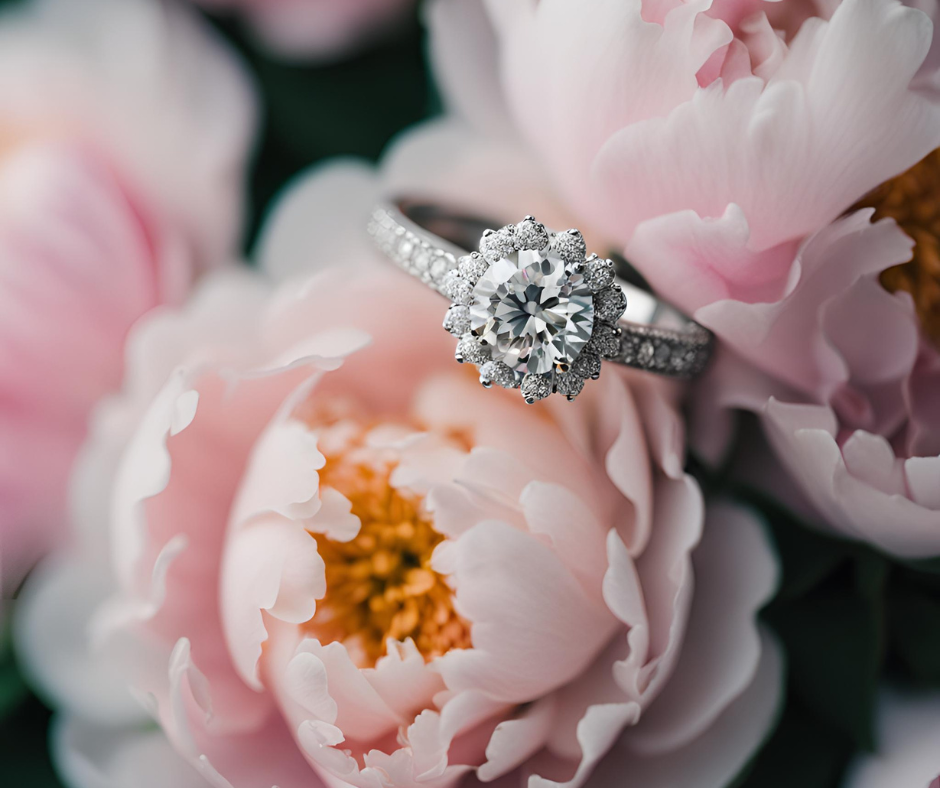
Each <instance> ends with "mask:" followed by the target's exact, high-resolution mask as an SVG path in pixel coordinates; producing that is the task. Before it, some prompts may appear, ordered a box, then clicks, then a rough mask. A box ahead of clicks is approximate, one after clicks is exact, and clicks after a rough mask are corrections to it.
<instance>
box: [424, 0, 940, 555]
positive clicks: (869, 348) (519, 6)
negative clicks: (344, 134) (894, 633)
mask: <svg viewBox="0 0 940 788" xmlns="http://www.w3.org/2000/svg"><path fill="white" fill-rule="evenodd" d="M928 10H929V11H930V12H931V13H932V14H933V13H935V12H936V9H935V8H934V6H933V5H932V4H931V5H930V6H929V9H928ZM429 18H430V21H431V24H432V34H433V35H432V52H433V53H434V54H435V57H436V65H437V70H438V73H439V74H440V75H441V82H442V84H443V86H444V88H445V92H446V94H447V96H448V102H449V104H450V106H451V107H452V108H453V109H454V111H455V113H456V114H458V115H460V116H462V117H464V118H466V119H467V121H468V122H469V124H470V126H471V127H472V128H474V129H475V131H476V135H477V137H479V138H481V139H483V140H485V142H481V141H479V140H478V141H475V142H474V143H472V145H473V146H474V147H476V148H478V149H479V148H483V147H488V148H489V149H491V150H492V151H493V153H492V154H491V155H492V156H494V157H495V156H501V157H505V155H506V154H504V153H500V152H499V151H501V150H504V149H505V148H507V147H512V148H515V149H519V147H520V146H524V147H526V148H527V149H528V151H531V152H532V153H531V154H530V153H525V154H521V155H522V156H523V157H525V158H528V159H531V160H532V162H531V164H530V165H529V166H530V167H532V168H534V169H536V170H539V171H541V177H540V179H541V180H542V181H543V182H544V181H546V180H547V181H548V182H549V183H550V184H551V188H552V190H553V191H554V193H555V194H556V195H557V199H558V200H560V201H562V202H564V203H565V204H566V205H567V206H568V208H569V210H570V211H573V212H574V213H575V214H576V215H577V216H578V221H579V222H581V223H582V224H589V225H591V226H592V228H593V230H594V232H595V237H596V238H597V239H600V242H601V243H602V242H603V241H607V242H608V243H610V244H611V245H613V246H614V247H615V248H620V249H622V250H624V253H625V255H626V256H627V258H628V259H629V260H630V261H631V262H633V263H634V264H635V265H636V266H637V267H638V268H639V269H640V270H641V271H642V272H643V273H644V275H645V276H646V277H647V279H648V280H649V281H650V282H651V284H652V285H653V286H654V288H655V289H656V290H657V291H658V292H660V293H661V294H664V295H665V297H667V298H668V299H670V300H672V301H674V302H675V303H676V304H677V305H678V306H680V307H682V308H683V309H685V310H686V311H687V312H689V313H690V314H692V315H694V316H695V317H696V319H697V320H699V321H700V322H701V323H703V324H705V325H707V326H708V327H710V328H711V329H712V330H714V331H715V333H716V334H717V335H718V336H719V338H720V339H721V342H722V346H723V348H724V351H725V354H726V358H725V359H724V361H723V363H719V364H716V365H715V368H714V370H713V374H712V375H711V376H710V380H709V381H708V382H707V384H706V385H705V386H704V387H703V388H702V389H701V390H700V393H699V395H698V399H702V398H703V397H706V396H707V397H708V399H709V400H710V402H711V403H712V404H714V403H717V404H719V405H721V406H734V407H745V408H750V409H754V410H757V411H758V412H760V413H761V414H762V418H763V420H764V422H765V424H766V426H767V432H768V434H769V435H770V436H771V438H772V443H773V445H774V447H775V449H776V451H777V454H778V455H779V457H780V458H781V460H782V462H783V464H784V465H785V466H787V468H788V469H789V472H790V473H791V474H792V475H793V476H794V477H795V479H796V481H797V482H798V486H799V488H800V489H801V492H800V495H801V496H802V497H803V498H808V499H810V501H811V502H812V503H813V504H814V508H815V510H816V515H815V516H816V517H820V516H821V517H822V519H824V520H825V522H827V523H828V525H829V526H830V527H833V528H835V529H837V530H839V531H840V532H842V533H845V534H848V535H851V536H854V537H858V538H863V539H866V540H868V541H871V542H873V543H875V544H877V545H878V546H880V547H881V548H883V549H886V550H889V551H891V552H895V553H898V554H901V555H905V556H924V555H935V554H938V553H940V500H938V499H937V497H936V495H935V492H934V491H935V490H937V489H940V457H938V456H937V455H938V454H940V424H938V420H937V416H936V407H933V406H931V405H928V402H930V400H931V397H932V398H933V399H934V400H935V399H936V394H935V392H936V388H935V386H936V381H937V372H936V370H937V368H938V366H940V354H938V352H937V350H936V346H935V345H934V344H931V343H930V342H928V341H925V340H924V339H923V338H922V337H923V331H922V330H921V329H922V327H926V328H927V329H928V330H930V331H933V332H934V333H935V332H936V329H935V328H931V326H935V320H936V318H935V317H931V315H932V314H935V312H936V311H937V310H938V308H940V300H938V298H937V293H938V292H940V289H938V288H940V285H938V284H937V276H938V271H940V268H938V266H937V264H936V260H937V257H936V252H935V249H936V243H937V241H936V238H937V237H938V231H940V224H938V223H937V221H936V219H935V218H934V216H935V207H934V206H935V204H936V200H937V195H936V193H935V192H936V186H935V184H936V183H937V179H936V161H935V158H934V157H931V158H928V159H927V160H925V162H924V163H923V164H922V165H918V167H919V168H920V169H915V170H914V171H912V172H911V173H909V174H908V175H907V176H905V178H906V179H907V180H906V181H905V182H904V183H901V184H900V185H898V184H895V185H889V186H888V187H882V190H881V191H879V192H876V193H874V194H873V195H872V196H868V197H866V195H867V194H868V193H869V192H870V191H871V190H873V189H875V187H878V186H879V185H880V184H882V183H883V182H885V181H887V180H889V179H891V178H892V177H894V176H897V175H898V174H899V173H901V172H903V171H905V170H907V169H908V168H910V167H912V166H914V165H917V163H918V162H919V161H921V159H923V158H924V157H925V156H926V155H927V154H929V153H930V152H931V151H933V150H935V149H937V148H938V147H940V103H938V94H937V85H938V76H937V71H936V66H937V57H936V51H937V49H938V47H937V46H936V44H935V43H934V41H935V40H934V37H933V28H932V23H931V19H930V17H929V16H928V15H927V14H925V13H923V12H922V11H920V10H914V9H912V8H908V7H905V6H903V5H901V4H900V3H898V2H896V0H845V1H844V2H841V3H820V4H816V5H814V4H806V3H793V2H788V0H783V1H782V2H779V3H764V2H753V3H751V2H735V3H725V2H721V3H709V2H707V0H706V1H705V2H700V3H699V2H691V3H672V2H665V3H661V2H642V3H641V2H632V3H620V2H602V3H595V4H592V5H591V7H590V8H585V7H584V6H583V4H579V3H575V2H566V0H550V1H549V0H546V1H545V2H540V3H538V4H530V3H525V2H507V3H496V2H482V3H481V2H476V1H475V0H458V1H457V2H454V3H441V2H439V3H436V4H435V5H433V6H432V8H431V11H430V14H429ZM464 31H469V35H468V34H465V32H464ZM468 39H469V40H468ZM480 53H482V54H480ZM873 53H877V55H875V54H873ZM475 58H479V59H480V60H481V61H486V62H484V63H483V64H482V66H481V67H479V68H478V67H475V66H474V65H472V63H473V60H474V59H475ZM493 64H495V65H493ZM441 138H442V139H443V135H441ZM454 139H455V135H453V134H451V135H450V140H451V141H454ZM458 155H459V154H458V153H457V152H456V151H455V150H451V152H450V156H451V157H456V156H458ZM886 189H887V191H885V190H886ZM862 198H865V199H864V201H863V202H862V204H863V205H866V206H869V207H864V208H859V207H856V208H853V207H852V206H853V205H855V206H858V205H859V201H860V200H862ZM543 199H544V198H543ZM872 208H874V209H876V210H875V211H873V210H872ZM873 217H874V219H880V218H881V217H886V218H885V219H883V220H880V221H874V219H873ZM893 220H896V221H893ZM896 222H899V223H900V225H901V228H903V230H904V231H902V229H901V228H899V226H898V224H897V223H896ZM905 232H906V233H907V235H910V238H909V237H907V235H906V234H905ZM911 238H913V239H915V240H917V241H918V249H920V250H921V251H920V252H918V253H917V254H918V255H920V257H919V258H917V259H918V260H920V261H921V262H920V263H918V265H921V268H920V269H919V270H920V271H921V273H920V274H909V275H905V276H903V277H898V276H895V275H894V274H890V275H889V274H885V277H886V278H885V281H886V282H888V284H890V285H891V289H892V290H895V289H898V288H900V289H901V290H907V291H911V294H912V295H913V298H914V302H913V303H912V299H911V298H910V297H909V295H908V293H903V292H902V293H891V292H888V290H886V289H885V288H884V287H882V286H881V285H880V284H879V282H878V277H879V275H880V274H882V272H885V271H886V270H888V269H891V271H897V270H898V269H896V268H895V267H896V266H897V265H899V264H902V263H904V262H905V261H907V260H909V259H910V257H911V247H912V243H911ZM915 304H916V305H917V307H918V309H919V313H920V314H919V315H918V314H917V311H916V310H915V309H914V305H915ZM733 368H736V369H733ZM755 368H756V369H757V370H759V373H760V374H756V375H755V374H754V369H755ZM701 423H702V425H703V426H702V429H700V430H699V431H698V432H697V435H696V444H697V445H698V446H699V448H700V450H701V451H703V452H704V453H706V454H707V455H708V456H710V457H711V458H713V459H716V458H717V457H718V455H719V454H720V453H721V451H722V450H723V449H724V446H725V444H726V442H727V437H728V430H727V426H728V419H727V418H724V419H722V418H718V417H716V415H715V413H714V408H712V409H710V411H709V415H708V417H707V418H706V419H704V420H702V422H701ZM719 427H722V428H723V429H718V428H719ZM770 486H771V487H775V488H778V489H779V488H780V487H781V486H782V485H781V482H780V480H779V479H774V481H773V483H772V484H771V485H770Z"/></svg>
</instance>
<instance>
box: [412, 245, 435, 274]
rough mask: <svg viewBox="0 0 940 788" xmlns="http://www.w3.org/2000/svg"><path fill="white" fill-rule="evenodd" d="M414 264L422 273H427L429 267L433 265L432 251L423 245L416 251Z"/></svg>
mask: <svg viewBox="0 0 940 788" xmlns="http://www.w3.org/2000/svg"><path fill="white" fill-rule="evenodd" d="M411 262H412V263H413V264H414V267H415V268H416V269H417V270H418V271H419V272H420V273H422V274H423V273H427V270H428V268H430V266H431V252H430V250H428V249H427V248H425V247H421V248H420V249H418V251H417V252H416V253H415V256H414V259H413V260H412V261H411Z"/></svg>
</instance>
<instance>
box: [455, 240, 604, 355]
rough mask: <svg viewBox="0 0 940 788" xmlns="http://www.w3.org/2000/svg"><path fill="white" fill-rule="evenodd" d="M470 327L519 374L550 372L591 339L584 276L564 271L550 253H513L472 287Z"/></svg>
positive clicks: (589, 304)
mask: <svg viewBox="0 0 940 788" xmlns="http://www.w3.org/2000/svg"><path fill="white" fill-rule="evenodd" d="M470 328H471V331H472V332H473V334H474V335H476V336H478V337H480V338H481V339H482V340H484V341H485V342H486V343H487V344H488V345H489V346H490V348H491V358H492V359H493V360H495V361H502V362H504V363H505V364H506V365H508V366H509V367H510V368H512V369H513V370H515V371H517V372H519V373H522V374H525V373H536V374H542V373H546V372H551V371H552V370H553V369H554V368H555V365H556V364H559V363H562V364H570V363H571V362H573V361H574V360H575V359H576V358H577V357H578V355H579V354H580V353H581V351H582V350H583V349H584V346H585V345H586V344H587V342H588V340H589V339H590V338H591V332H592V330H593V328H594V300H593V296H592V293H591V291H590V289H589V288H588V286H587V285H586V284H585V282H584V277H583V276H582V274H581V273H579V272H576V271H571V270H566V266H565V262H564V260H562V259H561V257H559V256H558V255H557V254H555V253H554V252H553V251H551V250H544V251H531V250H525V251H519V252H513V253H512V254H509V255H507V256H506V257H504V258H502V259H500V260H497V261H496V262H495V263H493V264H492V265H490V267H489V268H488V269H487V271H486V273H484V274H483V276H482V277H480V279H479V281H478V282H477V284H476V286H475V287H474V289H473V301H472V303H471V304H470Z"/></svg>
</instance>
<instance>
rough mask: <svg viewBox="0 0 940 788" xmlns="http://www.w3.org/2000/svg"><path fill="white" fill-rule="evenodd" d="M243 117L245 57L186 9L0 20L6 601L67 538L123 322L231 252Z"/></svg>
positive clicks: (127, 1) (98, 6) (48, 13)
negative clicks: (89, 424) (83, 447)
mask: <svg viewBox="0 0 940 788" xmlns="http://www.w3.org/2000/svg"><path fill="white" fill-rule="evenodd" d="M79 6H80V7H79ZM253 117H254V108H253V100H252V95H251V92H250V90H249V88H248V85H247V84H246V80H245V77H244V75H243V74H242V72H241V70H240V68H239V66H238V64H237V63H236V62H234V61H233V60H232V58H231V56H230V55H229V54H228V52H227V51H225V50H223V49H222V47H221V46H220V44H219V43H218V42H217V41H216V39H214V38H213V37H212V36H211V35H209V33H208V32H207V31H206V30H205V29H204V28H203V26H201V25H200V24H198V23H197V21H195V20H193V19H192V18H191V17H190V15H189V14H188V13H186V12H185V11H184V10H182V9H180V8H178V7H175V6H172V5H169V4H163V3H161V2H145V1H144V0H92V2H85V3H81V4H76V3H74V2H71V0H44V1H42V2H34V3H31V4H26V5H25V6H24V7H23V8H22V9H14V10H10V11H7V12H6V13H5V14H4V15H3V16H2V17H0V129H2V130H0V435H2V436H3V438H2V440H0V556H2V561H0V574H2V576H3V588H4V591H9V590H11V588H14V587H15V586H16V584H17V583H18V581H19V579H20V578H21V576H22V573H23V572H24V571H25V570H26V569H27V568H28V567H29V565H30V564H31V563H32V562H33V561H34V560H35V558H36V557H37V556H38V555H39V554H40V553H42V552H43V551H44V550H45V549H47V548H48V547H49V546H50V544H51V542H52V541H54V540H55V539H56V538H58V536H59V535H60V534H61V533H62V520H63V519H64V498H65V492H66V490H65V486H66V480H67V478H68V474H69V469H70V466H71V463H72V460H73V457H74V456H75V453H76V451H77V450H78V447H79V445H80V444H81V442H82V440H83V438H84V435H85V430H86V420H87V417H88V414H89V411H90V409H91V408H92V406H93V405H94V403H95V402H96V401H97V400H98V399H99V398H100V397H101V395H102V394H104V393H105V392H107V391H109V390H111V389H113V388H115V387H116V386H117V385H118V384H119V382H120V379H121V369H122V366H123V362H122V359H123V349H122V348H123V340H124V336H125V334H126V333H127V331H128V329H129V328H130V326H131V324H132V323H133V322H134V321H135V320H136V319H137V318H138V317H139V316H140V315H141V314H143V313H144V312H146V311H147V310H149V309H151V308H152V307H154V306H155V305H157V304H161V303H177V302H179V301H180V300H181V299H182V297H183V296H184V295H185V293H186V291H187V290H188V287H189V284H190V282H191V280H192V278H193V276H194V274H195V273H196V272H197V271H199V270H200V269H203V268H206V267H208V266H210V265H216V264H218V263H221V262H225V260H226V258H227V257H228V256H229V255H230V254H231V253H232V250H233V247H234V245H235V243H236V241H237V240H238V233H239V227H240V213H241V199H242V191H243V190H242V185H241V179H242V177H243V166H244V161H245V156H246V152H247V146H248V142H249V139H250V135H251V131H252V127H253Z"/></svg>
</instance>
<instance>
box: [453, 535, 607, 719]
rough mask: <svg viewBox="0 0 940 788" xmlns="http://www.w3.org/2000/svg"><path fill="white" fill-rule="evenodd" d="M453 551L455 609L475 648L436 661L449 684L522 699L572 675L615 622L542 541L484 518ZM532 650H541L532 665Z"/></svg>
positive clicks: (504, 698)
mask: <svg viewBox="0 0 940 788" xmlns="http://www.w3.org/2000/svg"><path fill="white" fill-rule="evenodd" d="M457 549H458V555H457V558H456V572H455V574H454V582H455V587H456V589H457V595H456V608H457V610H458V612H459V613H460V614H461V615H462V616H464V617H465V618H467V619H468V620H469V621H470V622H471V624H472V629H471V636H472V640H473V648H471V649H468V650H465V651H463V650H452V651H450V652H448V653H447V654H445V655H444V656H443V657H440V658H439V659H438V660H437V661H436V662H435V666H436V667H437V669H438V670H440V672H441V675H442V676H443V677H444V681H445V683H446V684H447V687H448V688H449V689H451V690H453V691H457V692H459V691H462V690H470V689H479V690H482V691H483V692H486V693H488V694H489V695H491V696H492V697H493V698H494V699H496V700H501V701H505V702H516V703H524V702H526V701H529V700H533V699H535V698H538V697H541V696H542V695H545V694H546V693H547V692H549V691H551V690H552V689H554V688H556V687H558V686H561V685H562V684H564V683H565V682H566V681H570V680H571V679H572V678H573V677H575V676H577V675H578V674H579V673H580V672H581V671H583V670H584V669H585V667H586V666H587V665H588V664H589V663H590V662H591V661H592V660H593V659H594V657H595V656H596V655H597V652H598V651H599V650H600V649H601V648H603V646H604V645H605V644H606V642H607V640H608V639H609V637H610V635H611V633H612V630H613V627H614V626H615V624H616V622H615V620H614V619H613V617H612V616H611V615H610V614H609V613H608V612H606V611H605V610H604V609H598V607H597V606H596V605H595V604H593V603H592V602H591V601H590V600H589V598H588V597H587V596H586V595H585V593H584V591H583V590H582V589H581V587H580V586H579V585H578V584H577V582H576V581H575V580H574V578H573V577H572V576H571V575H570V573H569V572H568V570H567V569H566V568H565V567H564V565H563V564H562V562H561V560H560V559H559V558H558V557H557V555H556V554H555V553H554V552H553V551H552V550H551V548H549V547H547V546H546V545H544V544H543V543H542V542H541V541H539V540H537V539H535V538H533V537H531V536H527V535H526V534H524V533H521V532H520V531H518V530H516V529H514V528H512V527H511V526H509V525H507V524H505V523H500V522H496V521H488V522H483V523H479V524H478V525H476V526H474V527H473V528H472V529H470V530H469V531H468V532H467V533H465V534H464V535H463V536H462V537H461V538H460V541H459V542H458V543H457ZM532 654H539V655H541V656H540V660H539V665H538V669H537V670H533V665H532V659H531V655H532Z"/></svg>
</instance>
